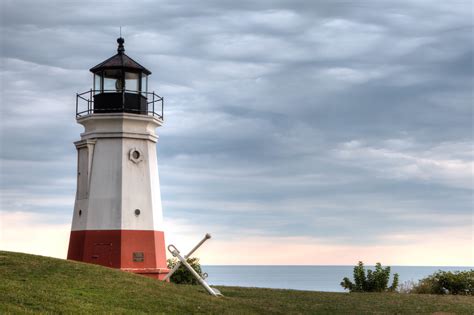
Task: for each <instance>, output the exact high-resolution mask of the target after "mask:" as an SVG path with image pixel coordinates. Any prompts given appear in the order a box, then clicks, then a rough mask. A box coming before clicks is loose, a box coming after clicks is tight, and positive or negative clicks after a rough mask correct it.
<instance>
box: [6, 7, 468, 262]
mask: <svg viewBox="0 0 474 315" xmlns="http://www.w3.org/2000/svg"><path fill="white" fill-rule="evenodd" d="M119 26H122V34H123V37H124V38H125V49H126V53H127V54H128V55H129V56H131V57H132V58H134V59H136V60H138V61H139V62H140V63H141V64H143V65H145V66H146V67H147V68H148V69H150V70H151V71H152V72H153V74H152V75H151V77H150V82H149V86H150V89H152V90H155V91H156V92H157V93H158V94H160V95H162V96H164V97H165V125H164V127H162V128H160V129H159V130H158V132H159V134H160V140H159V143H158V159H159V168H160V179H161V192H162V199H163V208H164V216H165V219H166V221H167V222H169V224H170V225H171V224H176V225H181V226H182V230H180V231H181V233H184V234H186V233H188V232H189V233H190V235H191V234H192V233H195V234H196V235H199V234H202V233H205V232H212V233H213V234H214V236H215V238H216V239H219V240H220V241H222V242H224V243H225V242H228V244H234V246H235V247H234V248H233V250H234V251H237V252H238V251H239V250H242V251H244V250H245V248H241V247H239V246H244V245H243V244H240V245H238V244H239V243H238V241H239V239H242V238H245V239H248V238H251V239H253V240H254V242H258V240H259V239H263V238H265V239H268V238H270V239H272V240H274V241H275V242H280V240H281V242H283V241H284V240H288V239H291V238H300V241H301V240H302V239H304V242H306V243H307V244H311V243H313V242H314V243H317V244H321V246H335V247H337V246H344V248H346V249H347V248H350V247H351V246H354V247H357V248H362V254H361V255H362V256H359V257H356V256H354V257H352V256H351V257H350V259H352V260H353V261H354V262H356V261H357V260H358V259H359V258H360V257H362V258H363V248H364V246H366V247H367V248H369V247H371V246H384V245H386V246H391V245H394V246H400V248H402V249H403V246H413V245H414V244H418V243H420V244H421V242H425V241H426V239H427V238H429V237H432V236H433V235H443V240H444V243H443V246H445V247H446V248H445V249H448V247H452V248H456V249H457V250H458V252H457V254H458V255H457V256H456V257H455V258H454V260H450V261H449V263H451V264H464V265H465V264H471V265H472V264H474V261H473V252H472V247H471V246H472V235H473V234H472V233H473V232H472V228H473V221H472V218H473V201H474V200H473V155H474V154H473V107H472V103H473V76H472V75H473V44H474V43H473V28H472V27H473V3H472V2H471V1H421V0H418V1H414V0H410V1H408V0H407V1H355V0H354V1H193V2H190V1H188V2H182V3H179V2H174V1H120V2H114V1H102V2H101V3H97V1H89V2H88V1H44V2H40V1H2V2H1V31H0V35H1V56H0V58H1V59H0V60H1V89H0V91H1V108H0V115H1V116H0V119H1V120H0V121H1V126H0V132H1V134H0V136H1V156H0V158H1V160H0V167H1V179H0V180H1V183H0V184H1V187H0V189H1V192H0V193H1V211H2V213H3V216H2V217H3V219H2V221H3V229H7V228H8V227H10V228H11V227H12V226H14V224H22V222H15V221H14V219H11V218H12V217H8V218H9V219H8V220H7V215H6V213H10V214H11V213H23V214H27V215H28V216H29V217H28V218H30V219H29V220H31V222H32V223H31V224H33V225H34V224H37V225H38V226H40V225H41V224H45V225H46V224H47V226H48V227H50V226H51V224H53V225H54V224H57V225H58V226H66V225H67V224H69V223H70V221H71V216H72V208H73V203H74V195H75V185H76V179H75V172H76V170H75V168H76V151H75V148H74V146H73V144H72V142H73V141H75V140H77V139H78V138H79V133H80V132H81V129H82V127H80V126H79V125H77V124H76V123H75V117H74V113H75V112H74V111H75V93H76V92H82V91H86V90H88V89H90V88H91V85H92V76H91V74H90V72H89V71H88V69H89V68H91V67H92V66H94V65H96V64H97V63H99V62H101V61H103V60H104V59H106V58H108V57H110V56H111V55H113V54H114V53H115V50H116V42H115V40H116V38H117V37H118V31H119ZM14 218H18V216H15V217H14ZM16 220H18V219H16ZM7 223H8V224H7ZM23 224H24V222H23ZM7 225H8V227H7ZM184 227H186V228H184ZM169 229H175V230H176V229H178V228H176V227H171V226H170V227H169ZM178 230H179V229H178ZM193 235H194V234H193ZM12 240H14V237H13V238H12ZM7 241H9V242H10V241H11V240H10V239H8V240H7V239H6V237H5V239H4V241H3V242H4V243H3V247H5V242H7ZM196 241H197V240H196ZM224 243H223V244H224ZM229 246H230V245H229ZM420 251H422V252H423V248H420ZM396 254H397V255H400V257H401V258H400V260H396V259H394V260H392V261H393V262H394V263H397V262H398V263H402V262H403V263H408V264H417V263H418V262H417V261H411V262H410V261H408V262H407V261H406V260H403V252H402V253H396ZM384 255H385V254H384ZM387 255H388V254H387ZM426 255H428V256H430V255H436V254H433V253H432V252H426ZM384 257H385V256H384ZM384 257H382V258H381V259H383V258H384ZM387 257H388V256H387ZM431 258H432V260H430V259H431ZM431 258H430V259H428V260H427V262H428V263H429V262H430V261H432V263H437V262H438V260H437V258H436V257H431ZM387 259H389V258H387ZM215 261H218V260H215ZM341 261H342V260H338V259H335V260H334V261H333V262H332V263H340V262H341ZM210 262H211V263H212V262H213V260H212V259H211V261H210ZM219 262H221V261H219ZM224 263H232V262H231V261H228V262H226V261H224ZM246 263H252V259H251V258H249V259H248V261H246ZM274 263H279V262H278V261H275V262H274ZM307 263H318V261H317V260H314V261H308V262H307Z"/></svg>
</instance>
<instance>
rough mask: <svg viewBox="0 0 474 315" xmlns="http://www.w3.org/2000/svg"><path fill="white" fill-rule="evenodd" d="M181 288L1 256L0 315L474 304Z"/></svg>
mask: <svg viewBox="0 0 474 315" xmlns="http://www.w3.org/2000/svg"><path fill="white" fill-rule="evenodd" d="M218 288H219V289H220V290H221V292H222V293H223V294H224V295H225V297H221V298H214V297H211V296H209V295H208V294H207V293H206V292H205V291H204V289H203V288H201V287H200V286H180V285H174V284H170V283H163V282H159V281H156V280H153V279H149V278H145V277H142V276H138V275H133V274H129V273H125V272H121V271H118V270H114V269H109V268H105V267H100V266H95V265H88V264H83V263H77V262H71V261H66V260H61V259H54V258H48V257H42V256H35V255H27V254H21V253H12V252H4V251H0V313H2V314H5V313H40V312H41V313H99V314H100V313H114V314H122V313H129V314H132V313H133V314H139V313H153V314H163V313H166V314H169V313H175V314H178V313H179V314H189V313H214V314H255V313H259V314H298V313H311V314H348V313H350V314H367V313H369V314H370V313H384V314H387V313H388V314H391V313H398V314H431V313H435V312H443V313H455V314H473V312H474V298H472V297H463V296H433V295H410V294H376V293H375V294H370V293H365V294H364V293H359V294H353V293H351V294H346V293H326V292H308V291H294V290H273V289H255V288H238V287H218Z"/></svg>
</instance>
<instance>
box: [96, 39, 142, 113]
mask: <svg viewBox="0 0 474 315" xmlns="http://www.w3.org/2000/svg"><path fill="white" fill-rule="evenodd" d="M124 42H125V41H124V39H123V38H122V37H120V38H118V39H117V43H118V49H117V54H116V55H114V56H112V57H110V58H109V59H107V60H105V61H104V62H101V63H99V64H98V65H97V66H95V67H93V68H91V69H90V71H91V72H92V73H93V74H94V88H93V97H94V106H93V111H94V113H116V112H126V113H135V114H147V113H148V108H147V105H148V102H147V94H148V75H150V74H151V72H150V71H149V70H148V69H146V68H145V67H143V66H142V65H140V64H139V63H138V62H136V61H135V60H133V59H132V58H130V57H129V56H127V55H126V54H125V48H124V46H123V44H124Z"/></svg>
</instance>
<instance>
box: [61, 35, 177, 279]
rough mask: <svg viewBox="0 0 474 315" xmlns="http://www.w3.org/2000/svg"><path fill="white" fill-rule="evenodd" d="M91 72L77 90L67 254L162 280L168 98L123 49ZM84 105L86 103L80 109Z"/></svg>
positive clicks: (163, 272)
mask: <svg viewBox="0 0 474 315" xmlns="http://www.w3.org/2000/svg"><path fill="white" fill-rule="evenodd" d="M117 42H118V44H119V45H118V51H117V54H116V55H114V56H112V57H111V58H109V59H107V60H105V61H104V62H102V63H100V64H98V65H97V66H95V67H93V68H92V69H90V71H91V72H92V73H93V76H94V83H93V86H94V88H93V89H92V90H90V91H87V92H85V93H82V94H78V95H77V101H76V119H77V122H78V123H79V124H81V125H83V126H84V129H85V130H84V132H83V133H82V134H81V139H80V140H79V141H77V142H75V145H76V148H77V152H78V163H77V191H76V201H75V205H74V214H73V220H72V229H71V236H70V241H69V250H68V259H71V260H77V261H83V262H88V263H94V264H99V265H103V266H109V267H113V268H119V269H122V270H125V271H130V272H134V273H139V274H144V275H147V276H151V277H154V278H157V279H162V278H163V277H164V276H165V275H166V273H167V272H168V269H167V268H166V256H165V240H164V233H163V219H162V206H161V196H160V182H159V178H158V164H157V156H156V142H157V140H158V136H157V135H156V133H155V129H156V128H157V127H160V126H161V125H162V124H163V98H161V97H159V96H158V95H156V94H155V93H154V92H148V75H150V74H151V72H150V71H149V70H147V69H146V68H144V67H143V66H141V65H140V64H138V63H137V62H136V61H134V60H133V59H132V58H130V57H129V56H127V55H126V54H125V49H124V46H123V44H124V40H123V38H119V39H117ZM81 106H83V107H84V108H81Z"/></svg>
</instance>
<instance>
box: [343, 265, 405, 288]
mask: <svg viewBox="0 0 474 315" xmlns="http://www.w3.org/2000/svg"><path fill="white" fill-rule="evenodd" d="M389 279H390V267H385V268H382V265H381V264H380V263H377V264H376V265H375V270H374V271H372V270H367V275H366V272H365V269H364V263H363V262H362V261H359V263H358V264H357V266H355V267H354V282H352V281H351V280H349V278H347V277H345V278H344V279H342V282H341V286H342V287H343V288H344V289H347V290H349V291H350V292H385V291H390V292H393V291H395V290H396V289H397V287H398V274H397V273H396V274H394V275H393V282H392V285H391V286H390V287H388V281H389Z"/></svg>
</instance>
